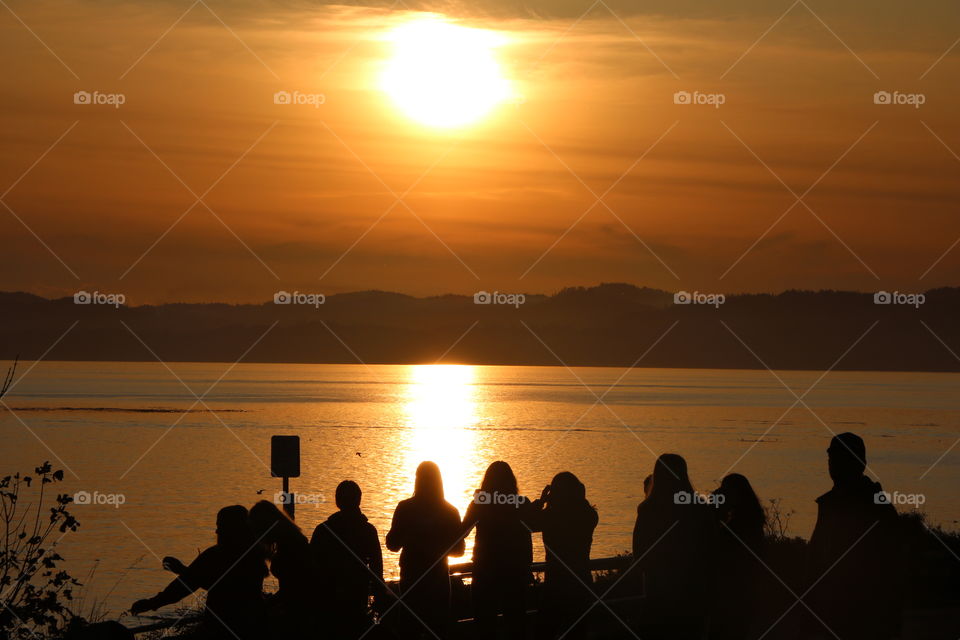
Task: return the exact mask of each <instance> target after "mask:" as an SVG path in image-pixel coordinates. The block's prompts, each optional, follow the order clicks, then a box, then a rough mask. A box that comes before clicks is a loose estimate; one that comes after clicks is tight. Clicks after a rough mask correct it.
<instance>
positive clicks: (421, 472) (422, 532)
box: [386, 462, 464, 638]
mask: <svg viewBox="0 0 960 640" xmlns="http://www.w3.org/2000/svg"><path fill="white" fill-rule="evenodd" d="M386 543H387V548H388V549H390V551H399V552H400V597H401V599H402V600H403V604H399V605H397V608H398V609H403V608H404V605H406V607H409V609H410V610H411V611H412V612H413V614H412V615H404V614H409V612H408V611H406V610H404V611H401V612H400V613H401V614H402V615H403V617H404V618H405V619H406V624H405V626H406V627H407V632H406V633H405V634H404V636H403V637H404V638H415V637H418V636H419V635H420V634H426V635H427V636H429V637H434V635H436V636H439V637H441V638H443V637H444V635H445V634H446V633H447V627H448V626H449V624H450V573H449V569H448V566H447V556H461V555H463V549H464V545H463V539H462V537H461V535H460V512H459V511H457V509H456V507H454V506H453V505H451V504H450V503H449V502H447V501H446V500H444V498H443V478H442V477H441V476H440V468H439V467H438V466H437V465H436V463H434V462H422V463H420V466H419V467H417V477H416V482H415V485H414V490H413V497H411V498H408V499H406V500H404V501H402V502H401V503H400V504H398V505H397V509H396V511H394V512H393V522H392V523H391V525H390V531H389V532H388V533H387V540H386ZM424 625H426V627H427V628H426V629H425V628H424Z"/></svg>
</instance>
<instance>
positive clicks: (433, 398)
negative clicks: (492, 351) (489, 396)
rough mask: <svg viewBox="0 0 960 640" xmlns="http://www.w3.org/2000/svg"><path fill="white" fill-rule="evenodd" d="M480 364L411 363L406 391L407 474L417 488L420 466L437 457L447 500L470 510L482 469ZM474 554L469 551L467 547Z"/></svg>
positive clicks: (403, 466) (404, 462)
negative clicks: (478, 428) (479, 449)
mask: <svg viewBox="0 0 960 640" xmlns="http://www.w3.org/2000/svg"><path fill="white" fill-rule="evenodd" d="M477 396H478V388H477V385H476V369H475V368H474V367H472V366H470V365H456V364H453V365H451V364H433V365H412V366H411V367H410V370H409V374H408V377H407V385H406V388H405V389H404V392H403V400H402V401H403V409H404V416H403V423H404V425H405V426H406V427H407V429H406V430H405V432H404V437H403V443H402V445H401V449H402V451H403V458H402V461H401V464H400V466H401V470H402V473H403V474H405V475H406V477H407V478H409V485H408V489H407V492H406V494H405V495H403V496H398V497H400V498H401V499H402V498H405V497H409V496H410V495H411V494H412V492H413V479H414V473H415V471H416V468H417V465H419V464H420V463H421V462H423V461H424V460H433V461H434V462H436V463H437V464H438V465H439V466H440V471H441V472H442V473H443V484H444V490H445V493H446V497H447V501H448V502H450V504H452V505H454V506H455V507H457V509H459V510H460V515H461V516H462V515H463V513H464V511H465V510H466V507H467V504H468V503H469V500H470V498H471V497H472V496H473V490H474V489H475V488H476V486H477V483H478V482H479V479H480V473H481V472H482V471H480V470H478V469H477V457H476V456H477V455H478V454H477V451H476V439H477V432H476V431H475V430H474V427H475V426H476V425H477V424H478V422H479V421H480V415H479V412H478V398H477ZM468 556H469V550H468Z"/></svg>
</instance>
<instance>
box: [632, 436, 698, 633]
mask: <svg viewBox="0 0 960 640" xmlns="http://www.w3.org/2000/svg"><path fill="white" fill-rule="evenodd" d="M708 502H709V501H708V500H706V499H705V497H704V496H701V495H700V494H698V493H696V492H694V490H693V485H692V484H691V483H690V477H689V476H688V474H687V462H686V460H684V459H683V458H682V457H681V456H679V455H677V454H675V453H665V454H663V455H661V456H660V457H659V458H657V462H656V464H655V465H654V468H653V482H652V485H651V487H650V494H649V495H648V496H647V497H646V498H645V499H644V500H643V502H641V503H640V504H639V506H637V521H636V524H635V525H634V528H633V562H634V565H633V566H632V567H631V568H630V571H631V573H632V574H633V576H632V577H633V578H634V579H635V580H639V583H640V585H641V589H642V591H643V594H644V596H645V598H644V609H643V611H642V612H641V617H640V623H641V628H642V630H643V632H642V633H641V635H642V636H643V637H644V638H670V639H671V640H677V639H681V638H694V637H699V636H700V635H702V632H703V628H704V625H705V624H706V617H705V615H704V614H703V613H702V610H703V607H704V605H705V600H706V590H707V586H708V582H707V581H708V577H709V576H710V574H711V569H710V559H711V557H712V545H713V539H714V532H715V526H716V523H715V520H714V519H713V515H712V514H711V513H710V512H709V509H710V507H709V506H708Z"/></svg>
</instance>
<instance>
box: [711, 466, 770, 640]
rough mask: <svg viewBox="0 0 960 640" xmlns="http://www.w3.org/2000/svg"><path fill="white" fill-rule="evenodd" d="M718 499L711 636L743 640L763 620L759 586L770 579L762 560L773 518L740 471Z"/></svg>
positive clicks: (720, 490)
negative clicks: (718, 525) (766, 532)
mask: <svg viewBox="0 0 960 640" xmlns="http://www.w3.org/2000/svg"><path fill="white" fill-rule="evenodd" d="M713 498H714V499H713V501H712V502H713V504H714V506H715V507H716V516H717V520H718V522H719V524H720V527H719V529H718V531H717V547H716V558H715V567H714V568H715V571H716V573H715V576H714V582H713V593H712V595H711V605H712V606H711V620H710V637H711V638H717V639H718V640H742V639H743V638H746V637H747V634H748V633H749V631H750V629H751V626H752V623H753V621H755V620H757V619H758V608H759V607H760V598H759V596H760V594H759V592H758V582H759V580H760V579H761V578H763V577H765V576H764V573H763V565H762V564H761V562H762V560H761V558H762V557H763V553H764V549H763V532H764V527H765V526H766V521H767V516H766V513H764V511H763V506H762V505H761V504H760V499H759V498H757V494H756V493H755V492H754V490H753V486H752V485H751V484H750V481H749V480H747V478H746V476H743V475H741V474H739V473H731V474H729V475H728V476H726V477H724V479H723V480H722V481H721V482H720V487H719V488H718V489H717V490H716V491H714V492H713Z"/></svg>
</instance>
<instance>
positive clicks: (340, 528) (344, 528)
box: [310, 480, 383, 638]
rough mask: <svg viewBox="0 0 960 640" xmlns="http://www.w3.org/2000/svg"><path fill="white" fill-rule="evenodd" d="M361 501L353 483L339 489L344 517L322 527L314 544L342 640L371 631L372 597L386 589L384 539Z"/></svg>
mask: <svg viewBox="0 0 960 640" xmlns="http://www.w3.org/2000/svg"><path fill="white" fill-rule="evenodd" d="M361 496H362V493H361V491H360V486H359V485H358V484H357V483H356V482H353V481H352V480H344V481H343V482H341V483H340V484H339V485H337V491H336V503H337V508H338V509H339V511H337V512H336V513H334V514H333V515H332V516H330V517H329V518H327V519H326V521H324V522H322V523H321V524H319V525H317V528H316V529H314V531H313V537H312V538H311V539H310V548H311V549H312V550H313V557H314V562H315V564H316V566H317V569H318V572H319V575H320V576H321V579H322V580H324V582H326V585H325V587H324V588H323V589H322V592H323V596H324V597H325V598H326V599H328V600H329V608H330V609H331V610H332V612H333V619H334V622H335V624H334V626H335V627H336V629H337V632H336V637H337V638H356V637H359V636H360V635H361V634H363V633H364V632H365V631H366V630H367V628H368V627H369V625H370V617H369V615H368V613H367V609H368V603H369V598H370V595H371V593H375V594H379V593H381V592H382V589H383V553H382V552H381V550H380V538H379V536H378V535H377V528H376V527H374V526H373V525H372V524H370V523H369V522H367V517H366V516H365V515H363V513H362V512H361V511H360V498H361ZM371 584H372V585H373V589H372V590H371Z"/></svg>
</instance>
